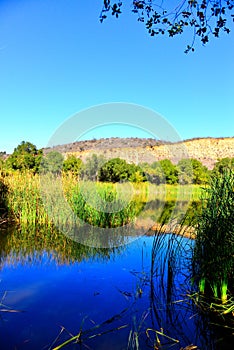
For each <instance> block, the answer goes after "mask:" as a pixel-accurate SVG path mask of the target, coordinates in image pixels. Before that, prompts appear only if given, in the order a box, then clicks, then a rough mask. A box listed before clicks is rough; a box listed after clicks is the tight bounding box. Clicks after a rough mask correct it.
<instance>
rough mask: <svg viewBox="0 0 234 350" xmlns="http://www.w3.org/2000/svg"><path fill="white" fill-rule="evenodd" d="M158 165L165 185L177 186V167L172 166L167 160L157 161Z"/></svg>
mask: <svg viewBox="0 0 234 350" xmlns="http://www.w3.org/2000/svg"><path fill="white" fill-rule="evenodd" d="M159 164H160V166H161V168H162V170H163V173H164V176H165V180H166V183H168V184H171V185H173V184H177V183H178V170H177V167H176V166H175V165H174V164H172V162H171V161H170V160H169V159H163V160H160V161H159Z"/></svg>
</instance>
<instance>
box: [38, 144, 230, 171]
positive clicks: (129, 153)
mask: <svg viewBox="0 0 234 350" xmlns="http://www.w3.org/2000/svg"><path fill="white" fill-rule="evenodd" d="M53 150H57V151H59V152H61V153H62V154H63V155H64V156H65V157H67V156H68V155H69V154H74V155H75V156H76V157H79V158H81V159H82V160H83V161H85V160H86V158H87V157H89V156H91V155H92V154H93V153H95V154H97V155H103V156H104V157H105V158H107V159H110V158H114V157H120V158H123V159H125V160H126V161H128V162H134V163H135V164H138V163H142V162H147V163H152V162H154V161H157V160H161V159H165V158H167V159H170V160H171V161H172V162H173V163H177V162H178V160H180V159H182V158H196V159H198V160H200V161H201V162H202V163H203V164H204V165H206V166H207V167H208V168H209V169H211V168H212V167H213V166H214V164H215V162H216V161H217V160H218V159H219V158H225V157H234V137H227V138H210V137H207V138H196V139H189V140H184V141H181V142H177V143H169V142H164V141H158V140H155V139H141V138H109V139H99V140H87V141H79V142H74V143H70V144H66V145H61V146H56V147H53ZM49 151H51V148H46V149H44V153H48V152H49Z"/></svg>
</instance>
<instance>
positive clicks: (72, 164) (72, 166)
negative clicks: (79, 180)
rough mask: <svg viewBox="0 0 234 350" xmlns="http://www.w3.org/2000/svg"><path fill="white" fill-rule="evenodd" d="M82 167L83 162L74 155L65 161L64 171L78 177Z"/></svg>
mask: <svg viewBox="0 0 234 350" xmlns="http://www.w3.org/2000/svg"><path fill="white" fill-rule="evenodd" d="M82 165H83V163H82V160H81V159H80V158H76V157H75V156H73V155H72V156H69V157H68V158H67V159H65V160H64V162H63V171H64V172H65V173H68V172H70V173H72V174H73V175H74V176H76V177H78V176H79V175H80V173H81V169H82Z"/></svg>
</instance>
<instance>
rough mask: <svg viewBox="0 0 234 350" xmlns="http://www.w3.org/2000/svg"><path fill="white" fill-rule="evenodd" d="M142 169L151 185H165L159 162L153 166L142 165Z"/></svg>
mask: <svg viewBox="0 0 234 350" xmlns="http://www.w3.org/2000/svg"><path fill="white" fill-rule="evenodd" d="M140 167H141V169H142V170H143V171H144V173H145V177H146V178H147V180H148V181H150V182H151V183H154V184H156V185H159V184H161V183H165V176H164V172H163V169H162V167H161V165H160V163H159V162H153V163H152V164H148V163H142V164H140Z"/></svg>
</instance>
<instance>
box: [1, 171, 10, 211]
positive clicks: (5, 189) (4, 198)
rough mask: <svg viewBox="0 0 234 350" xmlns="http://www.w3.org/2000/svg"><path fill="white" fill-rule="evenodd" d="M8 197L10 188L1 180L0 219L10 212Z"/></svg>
mask: <svg viewBox="0 0 234 350" xmlns="http://www.w3.org/2000/svg"><path fill="white" fill-rule="evenodd" d="M7 195H8V187H7V185H6V184H5V182H4V179H1V178H0V217H1V216H3V215H5V214H6V213H7V211H8V209H7Z"/></svg>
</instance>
